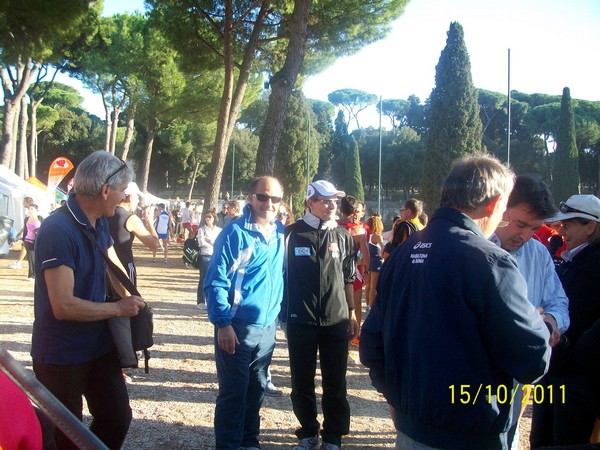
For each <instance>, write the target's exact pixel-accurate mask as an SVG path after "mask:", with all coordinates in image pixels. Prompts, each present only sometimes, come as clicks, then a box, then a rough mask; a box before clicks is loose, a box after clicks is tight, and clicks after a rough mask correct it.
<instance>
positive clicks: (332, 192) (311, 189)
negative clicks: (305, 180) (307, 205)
mask: <svg viewBox="0 0 600 450" xmlns="http://www.w3.org/2000/svg"><path fill="white" fill-rule="evenodd" d="M315 194H318V195H320V196H321V197H333V196H336V197H345V196H346V193H345V192H344V191H338V190H337V189H336V188H335V186H334V185H333V184H331V183H330V182H329V181H325V180H317V181H313V182H312V183H310V184H309V185H308V187H307V188H306V200H308V199H309V198H311V197H313V196H314V195H315Z"/></svg>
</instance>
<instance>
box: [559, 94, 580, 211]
mask: <svg viewBox="0 0 600 450" xmlns="http://www.w3.org/2000/svg"><path fill="white" fill-rule="evenodd" d="M578 164H579V153H578V151H577V144H576V143H575V116H574V114H573V105H572V103H571V91H570V90H569V88H568V87H566V88H564V89H563V95H562V100H561V102H560V122H559V125H558V133H557V136H556V161H555V164H554V170H553V183H552V194H553V195H554V198H555V199H557V200H567V199H568V198H569V197H570V196H571V195H574V194H579V170H578Z"/></svg>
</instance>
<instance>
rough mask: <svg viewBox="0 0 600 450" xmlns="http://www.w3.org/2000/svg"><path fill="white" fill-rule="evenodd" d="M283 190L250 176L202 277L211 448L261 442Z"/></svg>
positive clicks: (278, 290) (278, 286) (278, 292)
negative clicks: (212, 367)
mask: <svg viewBox="0 0 600 450" xmlns="http://www.w3.org/2000/svg"><path fill="white" fill-rule="evenodd" d="M282 195H283V189H282V188H281V185H280V183H279V181H277V179H275V178H273V177H260V178H257V179H255V180H254V181H253V182H252V184H251V186H250V194H248V204H247V205H246V206H245V207H244V210H243V214H242V216H241V217H239V218H237V219H234V220H232V221H231V222H230V223H229V224H228V225H226V226H225V228H224V229H223V230H222V231H221V233H220V234H219V236H218V237H217V239H216V241H215V245H214V251H213V256H212V259H211V260H210V263H209V266H208V272H207V274H206V278H205V280H204V295H205V296H206V303H207V307H208V318H209V319H210V321H211V322H212V323H213V324H215V362H216V365H217V376H218V380H219V395H218V397H217V402H216V407H215V419H214V426H215V440H216V448H217V449H227V450H238V449H246V450H251V449H260V444H259V442H258V435H259V433H260V416H259V412H260V407H261V405H262V402H263V399H264V395H265V387H266V385H267V368H268V367H269V364H270V363H271V356H272V355H273V348H274V346H275V330H276V327H277V315H278V314H279V310H280V308H281V298H282V296H283V276H282V270H283V255H284V238H283V225H282V224H281V223H280V222H279V221H278V220H276V214H277V211H278V209H279V203H280V202H281V197H282Z"/></svg>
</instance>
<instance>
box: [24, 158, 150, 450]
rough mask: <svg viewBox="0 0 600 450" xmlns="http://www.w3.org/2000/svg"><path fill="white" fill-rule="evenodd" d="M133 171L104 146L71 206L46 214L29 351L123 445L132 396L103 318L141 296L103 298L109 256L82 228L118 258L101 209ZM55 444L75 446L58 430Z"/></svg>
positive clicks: (64, 394)
mask: <svg viewBox="0 0 600 450" xmlns="http://www.w3.org/2000/svg"><path fill="white" fill-rule="evenodd" d="M132 178H133V172H132V170H131V169H130V168H128V167H127V165H126V164H125V163H124V162H123V161H121V160H119V159H118V158H116V157H115V156H113V155H111V154H110V153H107V152H104V151H98V152H95V153H93V154H91V155H89V156H88V157H87V158H85V159H84V160H83V161H82V162H81V164H80V165H79V167H78V168H77V172H76V173H75V179H74V184H73V190H74V191H75V192H76V194H72V195H71V196H70V198H69V200H68V201H67V204H66V210H63V211H61V212H56V213H54V214H52V215H51V216H50V217H48V218H47V219H46V220H45V221H44V223H43V224H42V227H40V230H39V233H38V237H37V239H36V256H35V267H36V272H35V273H36V282H35V294H34V312H35V321H34V323H33V336H32V346H31V356H32V358H33V370H34V372H35V375H36V377H37V378H38V380H40V381H41V382H42V383H43V384H44V385H45V386H46V387H47V388H48V389H49V390H50V391H51V392H52V393H53V394H54V395H55V396H56V397H57V398H58V399H59V400H60V401H61V402H62V403H63V404H64V405H65V406H66V407H67V408H68V409H69V410H70V411H71V412H72V413H73V414H75V416H77V417H79V418H80V419H81V418H82V396H85V398H86V400H87V404H88V407H89V410H90V413H91V414H92V416H93V420H92V423H91V425H90V430H91V431H92V432H94V433H95V434H96V436H98V438H100V440H102V441H103V442H104V443H105V444H106V446H107V447H109V448H111V449H116V448H120V447H121V445H122V443H123V441H124V439H125V436H126V435H127V430H128V429H129V423H130V422H131V408H130V406H129V397H128V395H127V388H126V386H125V382H124V379H123V376H122V374H121V368H120V364H119V360H118V358H117V354H116V351H115V347H114V344H113V341H112V338H111V335H110V331H109V329H108V325H107V321H106V319H108V318H110V317H117V316H135V315H136V314H137V313H138V311H139V310H140V309H142V308H143V307H144V300H143V299H142V298H140V297H137V296H129V294H128V293H127V291H126V290H125V289H124V288H123V286H121V285H120V283H119V282H118V281H116V280H113V277H112V275H111V281H112V282H113V283H112V284H113V285H114V286H115V289H116V290H117V292H118V293H119V294H120V295H121V297H122V299H121V300H120V301H118V302H115V303H106V302H105V296H106V285H105V277H106V262H105V261H104V259H103V257H102V255H101V254H100V252H99V250H98V249H97V248H96V246H94V245H91V243H90V242H89V239H88V237H86V235H85V234H84V232H83V229H87V230H90V231H91V232H92V234H93V235H94V236H95V238H96V240H97V242H98V244H99V245H100V247H101V248H103V249H106V250H107V252H108V254H109V256H110V257H111V259H112V260H113V261H115V262H117V261H118V259H117V258H116V254H115V252H114V250H113V248H112V244H113V241H112V239H111V237H110V235H109V234H108V224H107V221H106V218H105V217H103V216H111V215H113V214H114V212H115V207H116V206H117V205H118V204H119V203H120V202H121V201H122V200H123V199H124V197H125V189H126V188H127V184H128V183H129V182H130V181H131V179H132ZM55 440H56V444H57V448H60V449H65V448H67V449H70V448H77V446H76V445H75V444H73V443H72V442H71V441H70V440H69V439H68V438H67V437H66V436H65V435H64V434H62V433H61V432H59V431H57V432H56V434H55Z"/></svg>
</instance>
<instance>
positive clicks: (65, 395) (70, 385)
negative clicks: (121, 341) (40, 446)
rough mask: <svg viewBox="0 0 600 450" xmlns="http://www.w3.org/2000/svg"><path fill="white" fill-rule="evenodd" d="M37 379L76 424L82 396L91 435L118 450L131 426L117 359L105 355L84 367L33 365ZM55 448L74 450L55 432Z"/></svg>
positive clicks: (126, 397)
mask: <svg viewBox="0 0 600 450" xmlns="http://www.w3.org/2000/svg"><path fill="white" fill-rule="evenodd" d="M33 371H34V372H35V376H36V377H37V379H38V380H39V381H40V382H41V383H42V384H43V385H44V386H46V388H48V390H49V391H50V392H52V393H53V394H54V396H55V397H56V398H57V399H58V400H60V401H61V402H62V404H63V405H65V406H66V407H67V409H69V411H71V412H72V413H73V414H74V415H75V416H76V417H78V418H79V420H81V419H82V414H83V413H82V409H83V399H82V396H85V399H86V401H87V405H88V408H89V410H90V414H91V415H92V417H93V420H92V423H91V425H90V431H92V432H93V433H94V434H95V435H96V436H98V438H99V439H100V440H101V441H102V442H104V444H105V445H106V446H107V447H108V448H110V449H119V448H121V445H122V444H123V441H124V440H125V436H126V435H127V430H128V429H129V424H130V422H131V408H130V406H129V396H128V395H127V387H126V386H125V380H124V379H123V374H122V373H121V367H120V366H119V361H118V359H117V355H116V353H114V352H111V353H108V354H106V355H104V356H101V357H100V358H97V359H94V360H92V361H89V362H87V363H84V364H75V365H56V364H44V363H40V362H38V361H33ZM54 437H55V440H56V447H57V448H58V449H59V450H62V449H77V448H78V447H77V446H76V445H75V444H73V443H72V442H71V441H70V440H69V438H67V437H66V436H65V435H64V434H63V433H62V432H60V431H58V430H57V431H56V432H55V435H54Z"/></svg>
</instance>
